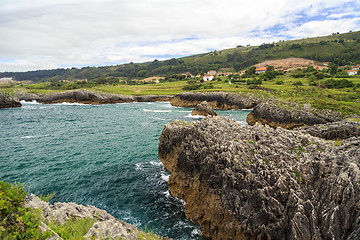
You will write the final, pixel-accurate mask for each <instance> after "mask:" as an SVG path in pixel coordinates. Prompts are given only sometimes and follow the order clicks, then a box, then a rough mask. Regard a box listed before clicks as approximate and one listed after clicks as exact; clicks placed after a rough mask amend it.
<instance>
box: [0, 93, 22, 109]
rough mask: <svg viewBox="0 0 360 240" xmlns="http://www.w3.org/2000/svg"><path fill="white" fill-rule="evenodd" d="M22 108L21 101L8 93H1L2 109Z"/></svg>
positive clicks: (0, 104)
mask: <svg viewBox="0 0 360 240" xmlns="http://www.w3.org/2000/svg"><path fill="white" fill-rule="evenodd" d="M11 107H21V103H20V101H19V99H18V98H17V97H15V96H12V95H10V94H9V93H6V92H0V108H11Z"/></svg>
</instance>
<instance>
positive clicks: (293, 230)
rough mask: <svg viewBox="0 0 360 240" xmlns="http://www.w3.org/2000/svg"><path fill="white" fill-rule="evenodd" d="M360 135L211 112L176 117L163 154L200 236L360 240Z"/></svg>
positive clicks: (176, 193)
mask: <svg viewBox="0 0 360 240" xmlns="http://www.w3.org/2000/svg"><path fill="white" fill-rule="evenodd" d="M359 156H360V138H359V137H351V138H348V139H346V140H344V141H343V142H342V144H341V146H336V145H335V144H334V142H331V141H327V140H324V139H321V138H317V137H314V136H311V135H309V134H307V133H303V132H300V131H294V130H286V129H283V128H276V129H274V128H271V127H268V126H263V125H260V124H255V125H254V126H245V127H242V126H241V125H240V124H238V123H236V122H235V121H232V120H228V119H226V118H220V117H208V118H206V119H204V120H202V121H201V122H199V121H197V122H193V123H191V124H188V123H184V122H180V121H173V122H172V123H171V124H167V125H166V126H165V127H164V129H163V132H162V134H161V136H160V143H159V157H160V159H161V161H162V162H163V164H164V166H165V168H166V169H167V170H169V171H170V173H171V176H170V178H169V182H168V185H169V189H170V192H171V194H172V195H174V196H176V197H178V198H181V199H183V200H184V201H185V202H186V205H185V213H186V216H187V217H188V218H189V219H191V220H193V221H194V222H195V223H198V224H200V226H201V229H202V236H203V239H319V240H320V239H360V194H359V193H360V161H359Z"/></svg>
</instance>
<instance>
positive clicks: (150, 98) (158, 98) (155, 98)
mask: <svg viewBox="0 0 360 240" xmlns="http://www.w3.org/2000/svg"><path fill="white" fill-rule="evenodd" d="M172 98H173V96H170V95H145V96H137V97H136V101H137V102H168V101H170V100H171V99H172Z"/></svg>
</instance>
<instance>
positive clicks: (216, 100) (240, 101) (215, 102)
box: [170, 92, 263, 109]
mask: <svg viewBox="0 0 360 240" xmlns="http://www.w3.org/2000/svg"><path fill="white" fill-rule="evenodd" d="M203 101H207V102H208V103H209V105H210V106H211V107H212V108H214V109H250V108H253V107H254V106H256V105H257V104H258V103H260V102H261V101H263V100H262V99H259V98H256V97H253V96H251V95H245V94H240V93H239V94H234V93H227V92H209V93H198V92H196V93H191V92H185V93H180V94H178V95H175V96H174V98H173V99H171V101H170V103H171V105H173V106H177V107H196V105H198V104H199V103H201V102H203Z"/></svg>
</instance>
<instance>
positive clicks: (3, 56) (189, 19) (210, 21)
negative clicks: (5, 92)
mask: <svg viewBox="0 0 360 240" xmlns="http://www.w3.org/2000/svg"><path fill="white" fill-rule="evenodd" d="M350 30H353V31H358V30H360V0H355V1H354V0H271V1H269V0H221V1H219V0H31V1H29V0H0V72H1V71H27V70H35V69H52V68H58V67H61V68H62V67H82V66H101V65H114V64H122V63H128V62H145V61H152V60H154V59H158V60H161V59H167V58H172V57H181V56H187V55H192V54H197V53H204V52H209V51H212V50H220V49H225V48H232V47H236V46H237V45H247V44H251V45H259V44H261V43H268V42H273V41H279V40H288V39H298V38H304V37H316V36H323V35H330V34H331V33H333V32H340V33H344V32H348V31H350Z"/></svg>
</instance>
